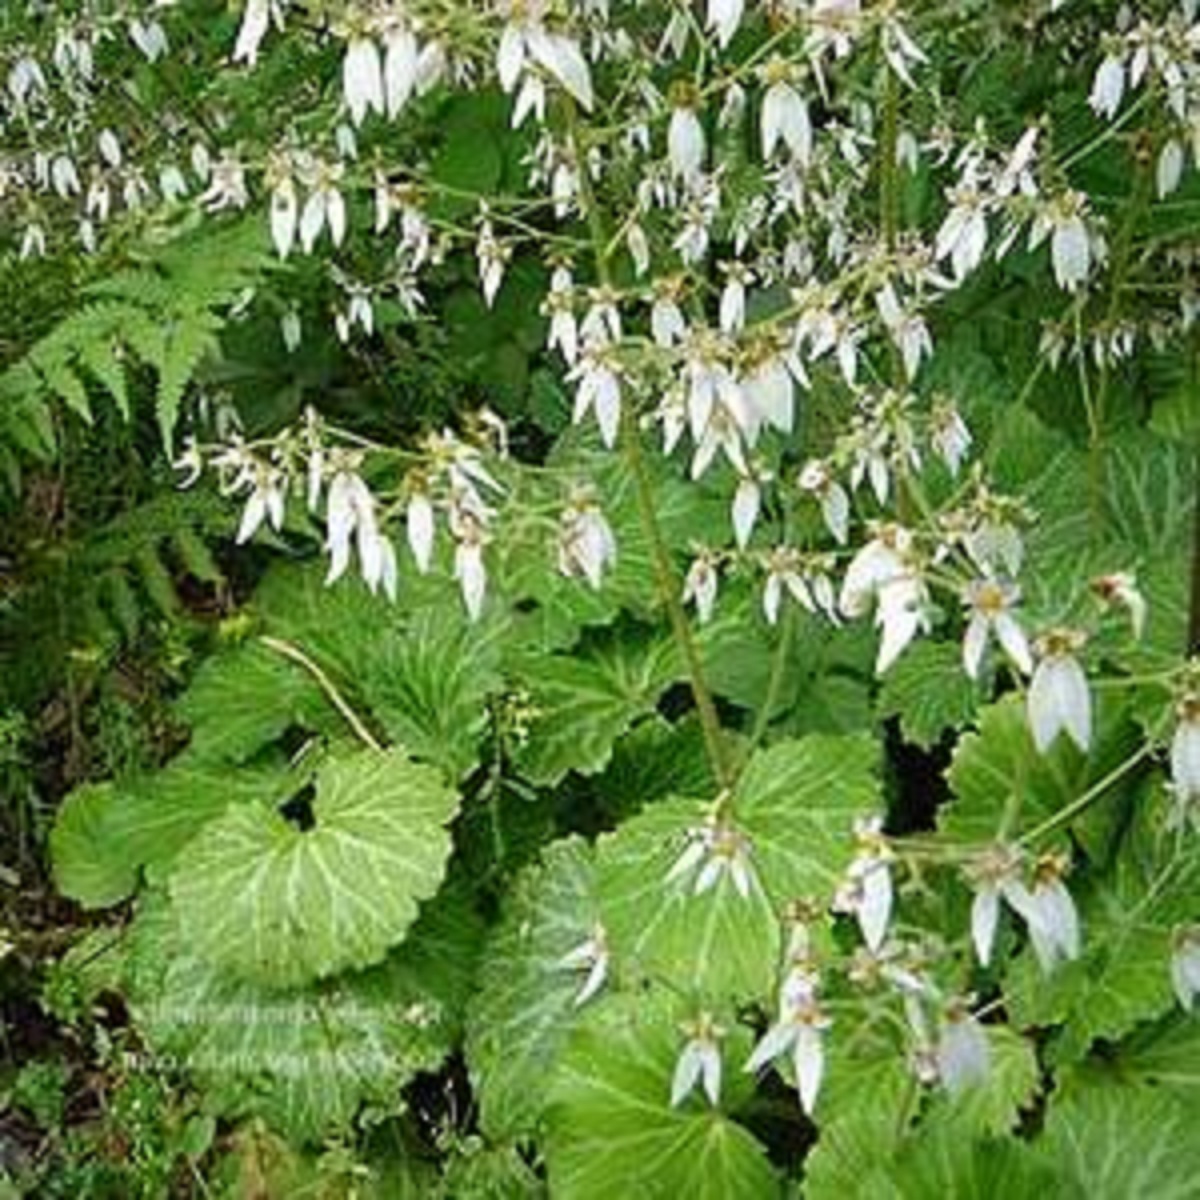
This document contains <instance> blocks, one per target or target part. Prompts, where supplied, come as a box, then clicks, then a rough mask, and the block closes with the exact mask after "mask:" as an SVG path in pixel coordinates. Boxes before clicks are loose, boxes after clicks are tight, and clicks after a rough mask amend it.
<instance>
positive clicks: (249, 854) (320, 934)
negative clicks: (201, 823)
mask: <svg viewBox="0 0 1200 1200" xmlns="http://www.w3.org/2000/svg"><path fill="white" fill-rule="evenodd" d="M457 806H458V798H457V796H456V795H455V794H454V793H453V792H452V791H450V790H449V789H448V788H446V787H445V786H444V784H443V783H442V782H441V779H440V776H439V774H438V773H437V772H436V771H434V770H433V769H432V768H429V767H422V766H419V765H417V764H415V763H413V762H411V761H410V760H409V759H407V758H406V757H405V756H404V755H403V754H402V753H400V752H399V751H391V752H388V753H382V754H380V753H375V752H373V751H361V752H358V753H353V754H349V755H346V756H345V757H342V758H340V759H333V760H331V761H329V762H327V763H326V764H325V765H324V766H322V767H321V768H320V769H319V770H318V772H317V777H316V797H315V799H314V800H313V801H312V817H313V827H312V828H311V829H307V830H305V829H300V828H297V827H296V826H295V825H293V824H291V823H289V822H288V821H287V820H285V819H284V818H283V817H282V816H281V815H280V814H279V813H277V812H274V811H272V810H271V809H270V808H268V807H266V806H263V805H254V804H248V805H240V806H237V807H234V808H230V809H229V810H228V811H227V812H226V813H225V814H224V815H223V816H221V817H220V818H218V819H217V820H215V821H213V822H212V823H210V824H209V825H207V826H206V827H205V828H204V830H203V831H202V832H201V833H200V834H199V836H198V837H197V838H196V839H195V841H194V842H193V843H192V844H191V846H190V847H189V849H188V854H187V856H186V860H184V861H181V862H179V863H178V864H177V865H176V868H175V870H174V872H173V873H172V875H171V880H170V889H171V898H172V901H173V903H174V905H175V909H176V912H177V913H178V914H179V919H180V928H181V932H182V935H183V938H184V940H185V941H186V942H187V944H188V945H189V946H190V947H191V948H192V950H193V951H194V952H195V953H196V954H197V955H198V956H199V957H202V958H204V959H206V960H207V961H209V962H211V963H212V964H214V966H217V967H221V968H224V969H227V970H229V971H230V972H232V973H234V974H235V975H237V976H239V977H242V978H246V979H249V980H253V981H256V982H260V983H263V984H274V985H278V986H288V985H293V984H300V983H305V982H307V981H309V980H311V979H318V978H323V977H325V976H328V975H332V974H334V973H335V972H337V971H341V970H344V969H345V968H347V967H352V966H353V967H362V966H368V965H370V964H372V963H375V962H378V961H379V960H380V959H381V958H383V956H384V955H385V954H386V953H387V950H388V949H389V947H391V946H394V945H395V944H396V943H397V942H399V941H400V939H401V938H402V937H403V936H404V933H405V931H406V930H407V928H408V926H409V925H410V924H411V923H412V921H413V919H414V918H415V916H416V914H417V902H418V901H419V900H421V899H423V898H425V897H426V896H430V895H432V894H433V892H434V891H436V890H437V887H438V884H439V883H440V882H441V879H442V875H443V873H444V871H445V864H446V859H447V856H448V855H449V852H450V838H449V835H448V834H447V833H446V830H445V828H444V826H445V825H446V823H447V822H448V821H449V820H450V818H451V817H452V816H453V815H454V813H455V811H456V809H457Z"/></svg>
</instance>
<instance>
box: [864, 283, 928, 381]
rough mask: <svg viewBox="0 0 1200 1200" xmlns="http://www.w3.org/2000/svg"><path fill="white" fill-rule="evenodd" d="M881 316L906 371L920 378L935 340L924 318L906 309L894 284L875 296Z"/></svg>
mask: <svg viewBox="0 0 1200 1200" xmlns="http://www.w3.org/2000/svg"><path fill="white" fill-rule="evenodd" d="M875 302H876V304H877V305H878V307H879V315H880V316H881V317H882V318H883V324H884V327H885V328H886V329H887V331H888V333H889V335H890V336H891V339H892V341H893V342H894V343H895V345H896V349H897V350H899V351H900V358H901V360H902V362H903V364H904V374H905V376H906V378H908V379H910V380H911V379H914V378H916V374H917V372H918V371H919V370H920V368H921V360H922V359H924V358H928V357H930V356H931V355H932V354H933V339H932V338H931V337H930V335H929V327H928V326H927V325H926V324H925V321H924V318H923V317H921V315H920V314H919V313H917V312H915V311H906V310H905V309H904V308H903V307H902V306H901V304H900V301H899V299H898V297H897V296H896V291H895V289H894V288H893V287H892V285H891V284H890V283H887V284H885V285H884V286H883V287H882V288H881V289H880V291H879V292H878V293H877V294H876V296H875Z"/></svg>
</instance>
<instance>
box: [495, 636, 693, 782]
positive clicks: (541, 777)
mask: <svg viewBox="0 0 1200 1200" xmlns="http://www.w3.org/2000/svg"><path fill="white" fill-rule="evenodd" d="M677 669H678V668H677V660H676V655H675V649H674V645H673V643H671V642H670V641H668V640H665V639H651V638H650V637H648V636H646V635H642V636H638V635H637V633H636V632H634V631H631V630H624V631H621V632H617V633H614V634H612V635H611V636H606V637H604V638H599V639H595V640H594V641H593V642H592V644H591V645H589V646H588V647H587V648H586V649H585V650H582V651H576V652H575V653H573V654H570V655H567V654H551V655H538V656H536V657H533V656H530V657H528V658H523V659H522V660H521V661H520V662H518V663H516V664H514V670H515V671H516V672H517V674H518V678H520V680H521V682H522V684H523V686H524V687H525V688H527V689H528V692H529V706H530V708H531V710H532V716H531V718H530V720H529V722H528V739H527V740H526V741H525V742H524V744H523V745H522V746H521V747H520V749H519V750H518V751H517V753H516V755H515V758H516V763H517V766H518V767H519V768H520V770H521V773H522V774H523V775H525V776H527V777H528V778H529V779H531V780H532V781H533V782H534V783H539V784H547V785H553V784H557V783H559V782H561V780H562V779H563V777H564V776H565V775H566V774H567V772H568V771H571V770H576V771H579V772H581V773H583V774H595V773H596V772H597V771H601V770H603V769H604V767H605V766H606V764H607V763H608V760H609V758H610V756H611V754H612V747H613V743H614V742H615V741H616V739H617V738H618V737H620V736H621V734H623V733H624V732H625V731H626V730H627V729H629V727H630V726H631V725H632V724H633V722H634V721H635V720H637V718H638V717H641V716H645V715H647V714H648V713H651V712H653V711H654V706H655V704H656V703H657V701H658V698H659V696H660V695H662V693H663V692H664V691H665V690H666V688H667V687H668V686H669V685H670V683H671V682H672V680H673V679H674V678H675V676H676V673H677Z"/></svg>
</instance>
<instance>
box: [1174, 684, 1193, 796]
mask: <svg viewBox="0 0 1200 1200" xmlns="http://www.w3.org/2000/svg"><path fill="white" fill-rule="evenodd" d="M1176 717H1177V720H1176V724H1175V732H1174V734H1173V735H1172V736H1171V753H1170V758H1171V786H1172V788H1173V789H1174V792H1175V797H1176V801H1177V803H1178V805H1179V807H1180V809H1181V810H1184V811H1186V810H1187V809H1190V808H1191V807H1192V804H1193V802H1194V801H1196V800H1197V799H1198V798H1200V696H1195V695H1188V696H1185V697H1184V698H1183V699H1182V700H1181V701H1180V702H1179V704H1178V706H1177V707H1176Z"/></svg>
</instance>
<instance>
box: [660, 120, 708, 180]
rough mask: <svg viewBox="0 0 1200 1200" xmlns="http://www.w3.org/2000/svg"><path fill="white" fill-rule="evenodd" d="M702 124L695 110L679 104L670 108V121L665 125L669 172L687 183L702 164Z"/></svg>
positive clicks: (699, 169)
mask: <svg viewBox="0 0 1200 1200" xmlns="http://www.w3.org/2000/svg"><path fill="white" fill-rule="evenodd" d="M704 154H705V145H704V126H702V125H701V124H700V118H699V117H698V116H697V115H696V110H695V109H693V108H691V107H688V106H685V105H679V106H677V107H675V108H674V109H672V110H671V123H670V125H669V126H668V127H667V158H668V160H669V161H670V163H671V173H672V174H673V175H677V176H679V178H681V179H682V180H683V181H684V183H685V184H686V183H689V182H690V181H691V180H693V179H694V178H695V177H696V176H697V175H698V174H699V173H700V171H701V169H702V168H703V166H704Z"/></svg>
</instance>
